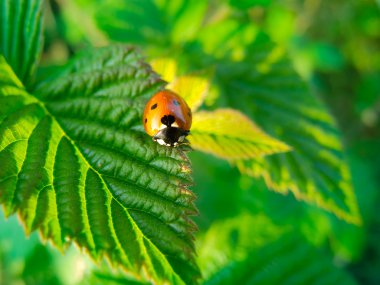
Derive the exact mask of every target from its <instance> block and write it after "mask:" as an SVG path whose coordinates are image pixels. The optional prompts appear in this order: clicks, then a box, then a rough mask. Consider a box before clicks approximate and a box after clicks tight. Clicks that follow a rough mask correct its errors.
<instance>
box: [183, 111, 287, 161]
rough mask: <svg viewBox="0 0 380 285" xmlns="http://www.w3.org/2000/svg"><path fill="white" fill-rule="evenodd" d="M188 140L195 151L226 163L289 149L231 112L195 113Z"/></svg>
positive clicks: (240, 115) (243, 117)
mask: <svg viewBox="0 0 380 285" xmlns="http://www.w3.org/2000/svg"><path fill="white" fill-rule="evenodd" d="M189 141H190V142H191V146H192V147H193V148H194V149H197V150H200V151H204V152H207V153H211V154H214V155H216V156H218V157H221V158H224V159H228V160H236V159H250V158H258V157H261V156H264V155H268V154H273V153H277V152H284V151H289V150H290V148H289V147H288V146H287V145H286V144H284V143H282V142H280V141H277V140H275V139H274V138H272V137H270V136H268V135H267V134H265V133H264V132H263V131H262V130H260V128H258V127H257V126H256V125H255V124H254V123H253V122H252V121H251V120H250V119H249V118H248V117H246V116H245V115H243V114H242V113H240V112H239V111H236V110H233V109H217V110H216V111H213V112H207V111H200V112H197V113H195V114H194V117H193V125H192V128H191V136H189Z"/></svg>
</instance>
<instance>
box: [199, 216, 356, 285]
mask: <svg viewBox="0 0 380 285" xmlns="http://www.w3.org/2000/svg"><path fill="white" fill-rule="evenodd" d="M198 248H199V255H200V266H201V268H202V271H203V272H204V275H205V282H204V284H289V285H293V284H294V285H298V284H320V285H329V284H331V285H333V284H339V283H341V284H356V282H355V281H354V280H353V278H352V277H351V276H350V275H349V274H348V273H347V272H345V271H344V270H343V269H342V268H339V267H338V266H337V265H336V264H334V263H333V261H332V258H331V257H329V256H328V255H327V254H325V253H324V252H323V251H319V250H317V249H315V248H314V247H313V246H312V245H310V244H309V243H308V242H306V241H305V240H304V239H303V238H301V237H300V236H299V235H298V234H297V232H295V231H294V229H292V226H291V225H286V226H279V225H277V224H275V223H274V222H273V220H271V219H270V218H269V217H268V216H266V215H265V214H262V213H260V214H256V215H250V214H248V213H247V212H243V213H242V214H239V215H238V216H236V217H234V218H230V219H224V220H222V221H220V222H216V223H214V224H213V225H212V226H211V228H210V229H209V230H208V231H207V232H206V233H205V235H204V236H203V237H201V238H200V242H199V247H198Z"/></svg>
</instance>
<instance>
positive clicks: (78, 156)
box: [0, 46, 199, 284]
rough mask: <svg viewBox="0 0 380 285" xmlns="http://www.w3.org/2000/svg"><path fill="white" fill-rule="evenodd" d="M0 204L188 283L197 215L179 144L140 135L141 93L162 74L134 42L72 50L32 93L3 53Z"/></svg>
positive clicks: (136, 266) (90, 248)
mask: <svg viewBox="0 0 380 285" xmlns="http://www.w3.org/2000/svg"><path fill="white" fill-rule="evenodd" d="M0 60H1V61H0V74H1V75H2V76H1V80H0V101H1V102H2V104H1V105H0V118H1V122H0V164H1V165H2V167H1V169H0V203H2V204H3V206H4V210H5V212H6V214H7V215H10V214H13V213H15V212H18V213H19V216H20V217H21V220H22V221H23V223H24V225H25V229H26V231H27V232H28V233H29V232H31V231H34V230H39V231H40V232H41V234H42V236H43V237H44V238H46V239H50V240H52V241H53V243H54V244H55V245H56V246H58V247H59V248H66V247H67V246H68V245H69V244H71V243H72V242H75V243H76V244H78V245H79V246H80V247H81V248H84V249H85V250H86V252H88V253H89V254H90V255H91V256H92V257H94V258H96V259H98V258H101V257H106V258H107V259H109V260H110V261H111V263H112V264H114V265H115V266H116V265H117V266H121V267H123V268H124V269H126V270H129V271H132V272H135V273H136V274H138V275H140V278H142V277H143V278H148V279H151V280H154V281H155V282H156V283H164V282H169V283H171V284H184V283H186V284H192V283H195V282H196V279H197V277H198V276H199V271H198V268H197V265H196V264H195V262H194V244H193V236H192V231H194V230H195V228H196V226H195V224H194V223H193V222H192V221H191V220H190V219H189V217H188V215H191V214H195V213H197V210H196V208H195V206H194V205H193V203H192V201H193V200H194V195H193V194H192V193H191V192H190V191H189V190H188V189H187V187H188V185H190V184H191V183H192V179H191V176H190V174H189V172H190V165H189V161H188V159H187V157H186V155H185V154H184V153H183V152H182V151H181V150H180V149H173V148H165V147H162V146H159V145H158V144H156V143H154V142H153V141H152V140H151V138H150V137H149V136H147V135H146V134H145V132H144V131H143V128H142V123H141V118H142V111H143V106H144V104H145V102H146V100H147V99H148V98H149V97H150V96H151V95H152V94H153V93H154V92H156V91H157V90H158V89H160V88H162V84H163V83H162V82H161V80H160V79H159V78H158V76H157V75H156V74H155V73H153V72H152V70H151V69H150V67H149V66H148V65H147V64H145V63H144V62H143V61H142V59H141V57H140V55H139V54H137V53H136V52H135V50H134V49H133V48H131V47H125V46H114V47H109V48H103V49H98V50H93V51H90V52H88V51H87V52H86V53H84V54H82V55H81V56H78V57H77V58H75V59H74V60H73V61H72V62H71V63H69V64H68V65H67V66H66V67H64V68H62V69H61V70H60V71H58V72H57V73H55V74H52V75H51V76H50V78H48V79H46V81H45V82H42V83H40V84H39V85H38V86H36V88H35V89H34V90H33V92H28V91H27V90H25V88H24V86H23V85H22V84H21V82H20V81H19V80H18V79H17V77H16V75H15V74H14V73H12V72H11V69H10V67H9V65H8V64H7V62H6V61H5V59H4V58H1V59H0Z"/></svg>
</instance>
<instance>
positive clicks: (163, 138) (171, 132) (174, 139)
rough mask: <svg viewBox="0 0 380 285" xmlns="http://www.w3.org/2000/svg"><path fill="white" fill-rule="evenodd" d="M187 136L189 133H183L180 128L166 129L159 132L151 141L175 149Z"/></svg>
mask: <svg viewBox="0 0 380 285" xmlns="http://www.w3.org/2000/svg"><path fill="white" fill-rule="evenodd" d="M188 134H189V131H185V130H183V129H181V128H176V127H166V128H163V129H162V130H160V131H159V132H158V133H157V134H156V135H155V136H154V137H153V140H154V141H156V142H158V143H159V144H160V145H166V146H173V147H177V146H179V145H180V144H182V143H183V142H184V141H185V137H186V136H187V135H188Z"/></svg>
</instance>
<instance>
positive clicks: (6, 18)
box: [0, 0, 44, 84]
mask: <svg viewBox="0 0 380 285" xmlns="http://www.w3.org/2000/svg"><path fill="white" fill-rule="evenodd" d="M43 3H44V1H43V0H18V1H14V0H1V3H0V54H2V55H3V56H4V57H5V58H6V60H7V62H8V63H9V65H10V66H11V67H12V69H13V70H14V72H15V73H16V75H17V77H18V78H19V79H20V80H21V81H22V82H24V84H29V83H30V82H31V80H32V76H33V72H34V69H35V68H36V64H37V61H38V59H39V57H40V51H41V50H42V19H41V18H42V8H43V7H42V6H43Z"/></svg>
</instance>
